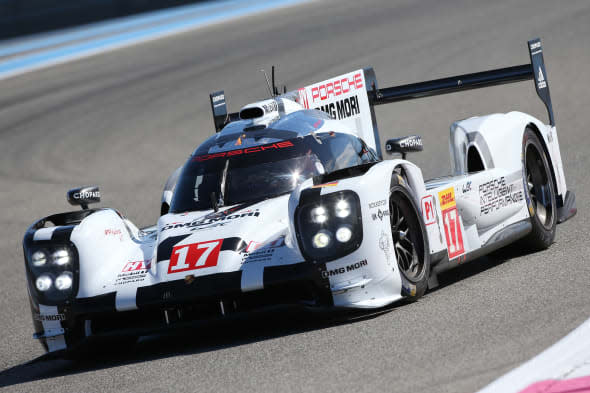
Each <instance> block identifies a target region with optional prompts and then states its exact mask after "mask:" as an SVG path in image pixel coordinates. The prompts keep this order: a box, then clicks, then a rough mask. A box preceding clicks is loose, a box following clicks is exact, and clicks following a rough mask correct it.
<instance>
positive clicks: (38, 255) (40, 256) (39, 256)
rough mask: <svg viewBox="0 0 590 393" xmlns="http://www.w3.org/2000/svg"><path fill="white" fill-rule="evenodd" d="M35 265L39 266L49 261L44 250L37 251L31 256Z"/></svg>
mask: <svg viewBox="0 0 590 393" xmlns="http://www.w3.org/2000/svg"><path fill="white" fill-rule="evenodd" d="M31 262H32V263H33V266H36V267H39V266H43V265H45V264H46V263H47V255H45V253H44V252H43V251H35V252H34V253H33V255H32V256H31Z"/></svg>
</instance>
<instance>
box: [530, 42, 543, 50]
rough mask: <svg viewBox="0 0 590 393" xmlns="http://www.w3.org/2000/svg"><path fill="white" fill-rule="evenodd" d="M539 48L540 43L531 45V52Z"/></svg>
mask: <svg viewBox="0 0 590 393" xmlns="http://www.w3.org/2000/svg"><path fill="white" fill-rule="evenodd" d="M540 47H541V41H537V42H534V43H532V44H531V50H535V49H538V48H540Z"/></svg>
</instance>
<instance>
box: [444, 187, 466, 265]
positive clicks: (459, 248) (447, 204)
mask: <svg viewBox="0 0 590 393" xmlns="http://www.w3.org/2000/svg"><path fill="white" fill-rule="evenodd" d="M438 199H439V202H440V208H441V210H442V219H443V224H444V227H445V238H446V239H447V252H448V253H449V259H453V258H455V257H458V256H459V255H461V254H464V253H465V247H464V246H463V233H462V232H461V223H460V222H459V212H457V203H456V202H455V190H454V189H453V188H447V189H446V190H442V191H440V192H439V193H438Z"/></svg>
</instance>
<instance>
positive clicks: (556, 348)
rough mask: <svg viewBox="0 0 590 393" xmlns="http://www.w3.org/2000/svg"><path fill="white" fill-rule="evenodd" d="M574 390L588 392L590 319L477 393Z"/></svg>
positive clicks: (589, 386)
mask: <svg viewBox="0 0 590 393" xmlns="http://www.w3.org/2000/svg"><path fill="white" fill-rule="evenodd" d="M568 389H569V390H568ZM574 391H575V392H589V391H590V319H588V320H587V321H586V322H584V323H583V324H582V325H580V326H579V327H578V328H576V329H575V330H574V331H572V332H571V333H570V334H568V335H567V336H565V337H564V338H562V339H561V340H560V341H558V342H557V343H556V344H554V345H553V346H551V347H549V348H548V349H546V350H545V351H543V352H542V353H541V354H539V355H537V356H536V357H534V358H532V359H531V360H529V361H528V362H526V363H524V364H523V365H521V366H520V367H518V368H516V369H514V370H512V371H510V372H509V373H508V374H506V375H504V376H502V377H500V378H499V379H497V380H496V381H494V382H492V383H491V384H489V385H488V386H486V387H485V388H483V389H482V390H480V391H479V392H478V393H492V392H503V393H512V392H514V393H516V392H523V393H524V392H527V393H532V392H551V393H553V392H574Z"/></svg>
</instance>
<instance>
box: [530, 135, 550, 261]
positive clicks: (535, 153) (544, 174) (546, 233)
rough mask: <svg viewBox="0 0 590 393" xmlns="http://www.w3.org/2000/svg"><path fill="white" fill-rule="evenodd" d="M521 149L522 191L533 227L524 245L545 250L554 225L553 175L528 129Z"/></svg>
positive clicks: (548, 244) (541, 148)
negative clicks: (523, 185)
mask: <svg viewBox="0 0 590 393" xmlns="http://www.w3.org/2000/svg"><path fill="white" fill-rule="evenodd" d="M522 149H523V157H524V162H523V172H524V174H523V175H524V182H525V187H524V189H525V194H526V200H527V205H528V208H529V213H530V215H531V224H532V227H533V229H532V231H531V233H530V234H529V235H528V236H527V237H525V238H524V242H525V243H526V244H527V245H528V246H529V247H530V248H531V249H533V250H545V249H547V248H548V247H549V246H550V245H551V243H553V240H554V239H555V226H556V224H557V217H556V212H557V209H556V203H555V192H554V190H555V186H554V183H553V176H552V175H551V171H550V169H549V163H548V160H547V156H546V155H545V150H544V149H543V146H542V145H541V142H540V141H539V138H538V137H537V135H536V134H535V133H534V132H533V131H532V130H531V129H529V128H527V129H526V131H525V133H524V137H523V147H522Z"/></svg>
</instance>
